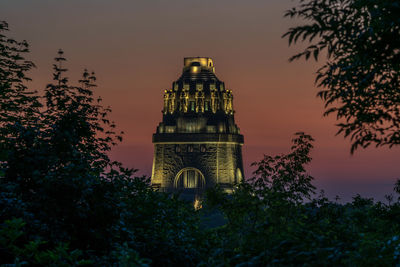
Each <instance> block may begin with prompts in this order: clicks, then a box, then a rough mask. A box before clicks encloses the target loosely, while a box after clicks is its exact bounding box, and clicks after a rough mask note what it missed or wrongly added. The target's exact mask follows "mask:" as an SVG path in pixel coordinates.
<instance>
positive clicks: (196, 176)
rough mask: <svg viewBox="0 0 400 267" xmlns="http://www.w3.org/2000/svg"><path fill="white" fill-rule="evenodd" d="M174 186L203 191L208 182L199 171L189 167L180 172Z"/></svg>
mask: <svg viewBox="0 0 400 267" xmlns="http://www.w3.org/2000/svg"><path fill="white" fill-rule="evenodd" d="M174 184H175V188H178V189H203V188H204V187H205V186H206V181H205V179H204V175H203V174H202V173H201V171H200V170H199V169H196V168H192V167H187V168H183V169H182V170H180V171H179V172H178V174H177V175H176V176H175V183H174Z"/></svg>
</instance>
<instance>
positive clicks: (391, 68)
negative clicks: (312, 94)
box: [283, 0, 400, 153]
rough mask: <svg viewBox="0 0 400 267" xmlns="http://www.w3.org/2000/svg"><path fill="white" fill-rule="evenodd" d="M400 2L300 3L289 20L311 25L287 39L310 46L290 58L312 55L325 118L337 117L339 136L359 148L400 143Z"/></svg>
mask: <svg viewBox="0 0 400 267" xmlns="http://www.w3.org/2000/svg"><path fill="white" fill-rule="evenodd" d="M398 14H400V2H399V1H393V0H378V1H377V0H307V1H306V0H300V4H299V6H297V7H294V8H292V9H290V10H288V11H287V12H286V14H285V16H287V17H290V18H298V19H300V20H301V21H303V22H304V23H305V24H303V25H300V26H296V27H293V28H290V29H289V30H288V31H287V32H286V33H285V34H284V35H283V37H286V38H288V41H289V45H292V44H296V43H298V42H307V43H309V45H308V46H307V47H306V48H305V49H304V50H303V51H302V52H300V53H298V54H296V55H294V56H292V57H291V58H290V60H291V61H292V60H296V59H300V58H305V59H306V60H308V59H309V58H311V56H313V57H314V59H315V60H318V58H319V55H320V54H321V53H322V52H324V53H325V54H326V56H327V59H326V62H324V65H323V66H322V67H321V68H320V69H319V70H318V71H317V76H316V84H317V86H318V87H320V88H321V89H322V90H321V91H320V92H319V93H318V96H319V97H320V98H321V99H322V100H323V101H324V102H325V107H326V110H325V113H324V114H325V115H328V114H335V115H336V117H337V119H338V120H339V123H338V124H337V126H338V127H339V131H338V134H340V133H343V134H344V136H345V137H350V139H351V140H352V146H351V152H352V153H353V152H354V150H355V149H357V148H358V147H362V148H366V147H368V146H369V145H371V144H374V145H376V146H386V145H387V146H390V147H392V146H394V145H398V144H399V143H400V135H399V132H400V127H399V126H400V124H399V123H400V110H399V107H400V93H399V92H400V91H399V88H400V41H399V40H400V18H399V16H398Z"/></svg>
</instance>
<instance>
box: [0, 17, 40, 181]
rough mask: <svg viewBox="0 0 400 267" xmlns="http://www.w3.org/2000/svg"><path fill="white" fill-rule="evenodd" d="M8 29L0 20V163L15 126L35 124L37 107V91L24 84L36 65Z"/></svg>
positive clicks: (15, 128) (25, 46) (22, 42)
mask: <svg viewBox="0 0 400 267" xmlns="http://www.w3.org/2000/svg"><path fill="white" fill-rule="evenodd" d="M8 30H9V29H8V24H7V23H6V22H5V21H0V163H1V162H4V161H5V160H6V157H7V151H8V141H9V138H13V137H15V134H16V131H17V128H18V127H20V126H26V125H28V124H30V123H32V122H33V121H35V119H37V116H35V114H36V113H37V109H38V107H40V104H39V102H38V101H37V98H38V97H37V96H36V95H35V93H36V92H34V91H29V90H28V88H27V87H26V84H25V83H26V82H27V81H29V80H30V78H29V77H28V76H27V72H28V71H29V70H31V69H32V68H33V67H34V66H35V65H34V64H33V62H31V61H29V60H26V59H25V58H24V56H25V55H26V54H27V53H28V52H29V45H28V43H27V42H26V41H21V42H20V41H16V40H14V39H12V38H9V37H7V35H6V33H7V31H8ZM1 176H2V172H1V170H0V177H1Z"/></svg>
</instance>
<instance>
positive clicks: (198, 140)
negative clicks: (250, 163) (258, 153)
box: [152, 57, 243, 192]
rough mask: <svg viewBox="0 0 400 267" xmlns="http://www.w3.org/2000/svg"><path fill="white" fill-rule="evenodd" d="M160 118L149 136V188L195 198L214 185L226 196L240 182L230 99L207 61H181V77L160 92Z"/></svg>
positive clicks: (238, 138)
mask: <svg viewBox="0 0 400 267" xmlns="http://www.w3.org/2000/svg"><path fill="white" fill-rule="evenodd" d="M162 113H163V119H162V122H160V124H159V125H158V127H157V130H156V133H155V134H154V135H153V143H154V160H153V170H152V184H153V186H155V187H159V188H160V190H163V191H174V190H184V191H196V192H198V191H201V190H203V189H204V188H207V187H210V186H214V185H215V184H217V183H218V184H220V185H221V186H222V187H225V188H226V189H227V190H229V189H230V188H232V186H233V184H234V183H237V182H240V181H241V179H243V163H242V151H241V147H242V145H243V136H242V135H241V134H240V131H239V128H238V127H237V125H236V124H235V120H234V113H235V112H234V109H233V94H232V91H231V90H228V89H226V88H225V84H224V82H222V81H220V80H219V79H218V78H217V77H216V75H215V68H214V63H213V61H212V59H211V58H208V57H188V58H185V59H184V66H183V71H182V75H181V76H180V77H179V79H178V80H176V81H175V82H173V83H172V88H170V89H168V90H165V91H164V105H163V110H162Z"/></svg>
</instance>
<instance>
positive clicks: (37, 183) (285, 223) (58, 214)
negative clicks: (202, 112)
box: [0, 23, 400, 266]
mask: <svg viewBox="0 0 400 267" xmlns="http://www.w3.org/2000/svg"><path fill="white" fill-rule="evenodd" d="M0 25H2V26H1V27H3V28H2V29H5V28H4V27H6V24H5V23H2V24H0ZM0 32H1V33H2V32H4V31H1V29H0ZM0 37H1V38H0V47H5V43H6V44H8V45H9V48H7V49H10V51H14V52H15V51H19V50H15V49H16V48H15V49H14V48H13V45H16V44H19V43H18V42H16V41H11V42H9V41H7V40H8V39H7V38H6V37H5V36H3V35H2V36H0ZM23 47H25V46H24V45H23ZM26 47H27V46H26ZM26 47H25V48H26ZM7 49H5V50H4V51H8V50H7ZM13 49H14V50H13ZM25 52H26V50H21V51H19V52H17V53H25ZM7 53H8V52H7ZM7 53H3V55H5V58H6V59H7V56H9V55H11V54H10V53H9V54H7ZM7 60H9V61H7ZM7 60H6V61H7V62H8V63H7V64H11V65H12V64H15V67H14V70H15V73H18V74H9V76H6V75H3V74H4V73H7V71H8V70H9V68H8V67H4V66H5V65H1V66H2V69H1V72H0V73H3V74H2V75H3V76H1V77H3V78H2V79H3V80H1V84H0V88H2V89H4V90H3V91H2V93H4V94H3V95H2V97H3V98H2V99H1V101H2V103H1V104H2V108H3V110H2V111H4V114H2V115H1V121H0V124H1V126H2V127H3V128H2V131H1V136H0V138H1V145H2V147H1V148H2V150H1V152H2V153H1V154H2V158H1V161H2V165H1V169H0V171H1V172H0V177H1V179H0V264H1V265H2V266H23V265H27V266H150V265H151V266H231V265H242V266H247V265H253V266H265V265H268V266H297V265H335V266H336V265H338V266H365V265H367V266H368V265H373V266H382V265H388V266H395V265H396V264H397V265H398V264H399V262H400V223H399V222H400V217H399V216H400V198H399V197H398V198H397V199H396V198H393V197H389V196H390V195H389V196H388V197H387V199H388V202H389V203H388V204H383V203H380V202H378V203H374V201H373V200H372V199H364V198H362V197H360V196H356V197H354V199H353V202H352V203H347V204H339V203H337V202H332V201H329V200H328V199H326V198H325V197H324V196H323V194H321V195H320V196H315V194H314V190H315V187H314V186H313V185H312V180H313V177H312V176H310V175H309V174H308V173H307V171H306V165H307V164H308V163H310V161H311V157H310V153H311V149H312V147H313V146H312V142H313V139H312V137H311V136H310V135H307V134H304V133H297V134H296V135H295V137H294V139H293V141H292V143H293V144H292V147H291V151H290V152H289V153H288V154H285V155H278V156H269V155H264V157H263V159H261V160H260V161H259V162H255V163H254V164H253V165H254V166H255V167H256V170H255V171H254V177H253V178H252V179H250V180H249V181H247V182H243V183H241V184H238V185H237V188H236V189H235V190H234V191H233V193H232V194H227V193H226V192H224V191H223V190H222V189H221V188H219V187H218V186H217V187H215V188H213V189H210V190H209V191H208V192H207V196H206V197H205V199H204V200H203V202H202V206H203V208H202V209H199V210H196V209H194V207H193V205H192V204H191V203H187V202H184V201H182V200H181V199H180V198H179V196H176V195H168V194H165V193H160V192H156V191H154V190H153V189H152V187H151V186H150V185H149V179H148V178H146V177H135V176H134V175H135V171H136V170H134V169H127V168H124V167H123V166H122V164H121V163H119V162H115V161H112V160H110V159H109V157H108V155H107V152H108V151H110V149H111V148H112V147H113V146H114V145H116V144H117V143H118V142H120V141H121V139H122V138H121V134H120V133H117V131H116V127H115V125H114V123H113V122H112V121H111V120H110V119H109V117H108V116H109V113H110V111H111V110H110V108H108V107H106V108H105V107H103V106H102V105H101V100H100V99H95V98H94V96H93V95H94V93H93V89H95V87H96V86H95V80H96V79H95V76H94V74H93V73H89V72H88V71H86V70H85V71H84V72H83V75H82V79H81V80H80V81H78V83H79V85H71V84H70V82H69V80H68V78H67V77H66V73H67V70H66V68H65V66H64V65H65V63H66V60H65V58H64V55H63V52H62V51H59V53H58V55H57V57H56V59H55V61H56V62H55V64H54V66H53V70H54V73H53V82H52V83H50V84H49V85H48V86H47V87H46V90H45V96H43V97H42V96H40V95H38V94H37V93H29V92H28V90H27V87H25V85H23V84H24V83H23V82H26V81H25V80H24V79H25V78H24V77H27V76H26V72H27V71H28V70H29V69H30V68H31V67H32V66H33V64H31V63H29V61H25V60H24V59H23V58H22V56H9V57H8V59H7ZM13 60H14V61H13ZM0 64H3V62H1V63H0ZM26 64H27V65H26ZM11 65H10V66H11ZM18 65H20V67H21V68H20V69H19V67H18ZM10 73H11V72H10ZM7 75H8V74H7ZM15 75H16V76H15ZM15 77H19V79H20V80H18V79H15ZM19 88H22V89H21V90H20V89H19ZM6 94H8V95H9V96H10V95H12V96H13V98H10V99H8V100H7V97H6V96H5V95H6ZM39 100H42V101H43V102H44V105H43V106H41V105H40V104H39V102H38V101H39ZM9 101H14V102H13V103H11V104H10V103H8V102H9ZM17 106H18V108H16V107H17ZM20 111H21V112H20ZM399 184H400V182H398V183H397V184H396V185H395V192H396V193H400V189H399V187H400V186H399ZM399 196H400V195H399ZM212 220H214V222H213V221H212ZM210 221H211V222H210Z"/></svg>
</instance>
